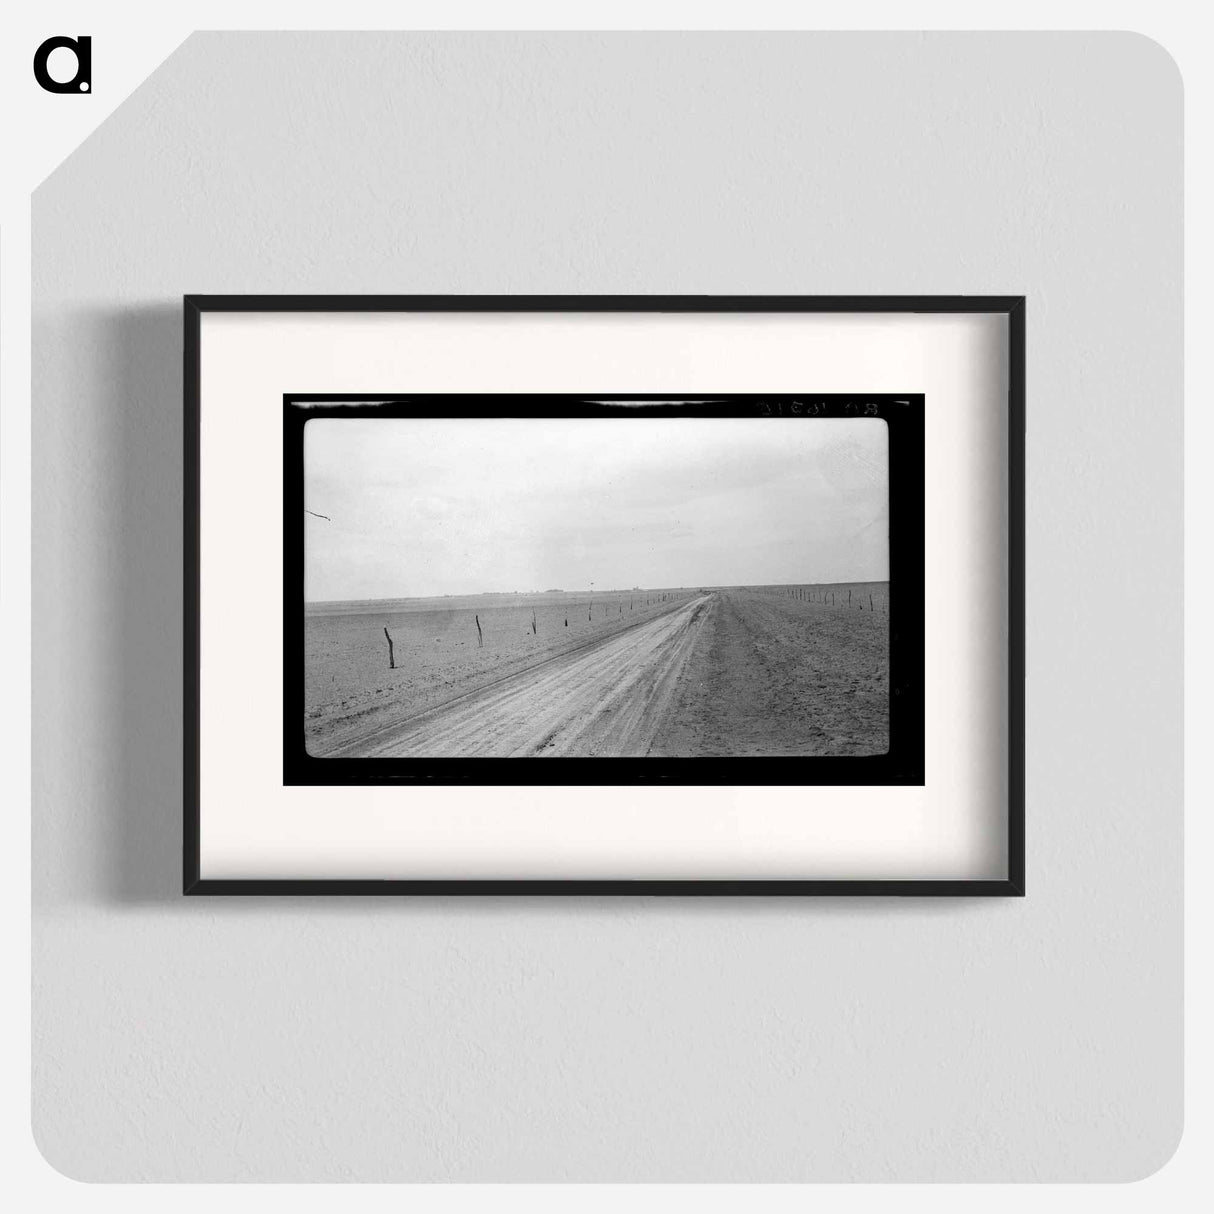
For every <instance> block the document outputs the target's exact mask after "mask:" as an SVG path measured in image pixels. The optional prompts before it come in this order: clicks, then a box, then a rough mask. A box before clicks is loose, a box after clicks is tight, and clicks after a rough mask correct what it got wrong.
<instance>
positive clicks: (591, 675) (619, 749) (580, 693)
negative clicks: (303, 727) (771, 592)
mask: <svg viewBox="0 0 1214 1214" xmlns="http://www.w3.org/2000/svg"><path fill="white" fill-rule="evenodd" d="M713 600H714V596H713V595H701V596H697V597H696V598H693V599H691V600H690V601H689V602H687V603H685V604H684V605H682V606H681V607H679V608H678V609H676V610H674V611H671V612H669V613H667V614H665V615H662V616H659V617H658V618H657V619H652V620H646V621H644V622H642V623H639V624H637V625H635V626H633V627H630V628H627V629H626V630H625V631H623V632H618V633H616V634H614V635H611V636H607V637H604V638H602V639H601V640H599V641H595V642H591V643H589V644H587V645H586V646H583V647H581V648H579V649H578V650H577V651H576V652H573V653H567V654H561V655H558V656H556V657H553V658H549V659H547V660H545V661H543V662H541V663H539V664H538V665H536V666H534V667H531V668H529V669H527V670H523V671H521V672H519V673H517V674H513V675H509V676H506V677H503V678H501V679H498V680H496V681H495V682H493V683H492V684H490V685H489V686H487V687H483V688H481V689H479V690H473V691H470V692H467V693H466V694H464V695H462V696H459V697H458V698H457V699H454V700H452V701H449V702H448V703H446V704H442V705H439V706H438V707H436V708H433V709H431V710H429V711H427V712H424V713H420V714H417V715H414V716H411V717H408V718H405V719H401V720H398V721H394V722H389V723H387V724H383V725H379V726H377V727H376V728H375V729H374V730H372V731H370V732H369V733H367V734H364V735H363V736H361V737H359V738H357V739H355V740H353V741H347V742H346V743H345V744H343V745H342V746H341V747H340V748H338V749H334V750H330V751H328V752H327V755H331V756H334V757H343V758H350V757H358V758H404V757H414V756H425V757H440V756H443V757H458V758H462V757H465V756H474V755H479V756H510V757H517V756H527V755H537V756H548V755H610V756H629V757H635V756H643V755H646V754H648V753H649V751H650V749H651V747H652V745H653V742H654V738H655V735H656V734H657V732H658V729H659V728H660V727H661V725H662V723H663V718H664V716H665V714H666V711H667V708H668V707H669V705H670V703H671V701H672V699H673V697H674V693H675V690H676V688H677V687H678V685H679V681H680V679H681V677H682V674H683V670H684V667H685V666H686V664H687V662H688V659H689V658H690V656H691V654H692V652H693V650H694V649H695V646H696V641H697V638H698V636H699V633H700V630H701V628H702V627H703V625H704V622H705V620H706V619H707V618H708V616H709V615H710V613H711V609H712V606H713ZM326 757H327V756H326Z"/></svg>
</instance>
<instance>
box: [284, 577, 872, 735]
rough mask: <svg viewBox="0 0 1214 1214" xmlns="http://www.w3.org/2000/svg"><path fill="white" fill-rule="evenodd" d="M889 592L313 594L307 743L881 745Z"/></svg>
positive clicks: (860, 587)
mask: <svg viewBox="0 0 1214 1214" xmlns="http://www.w3.org/2000/svg"><path fill="white" fill-rule="evenodd" d="M888 609H889V587H888V583H885V582H864V583H856V582H853V583H840V584H833V585H799V586H764V587H692V588H688V587H680V588H659V589H636V590H623V591H619V590H616V591H610V592H603V593H601V594H596V593H593V592H583V593H567V592H564V591H557V590H553V591H548V592H545V593H541V594H485V595H472V596H462V597H451V596H448V597H444V598H438V599H403V600H380V601H368V602H359V603H321V604H311V605H309V606H308V608H307V611H306V615H305V624H304V668H305V687H304V697H305V710H304V711H305V718H304V736H305V745H306V747H307V750H308V752H309V753H310V754H312V755H315V756H317V757H322V758H323V757H465V756H469V757H471V756H514V757H527V756H534V757H545V756H553V755H567V756H593V755H598V756H613V757H645V756H665V757H702V756H733V755H736V756H743V755H794V756H795V755H872V754H881V753H883V752H884V751H886V750H887V749H888V744H889V728H888V720H889V615H888ZM385 630H386V633H387V635H385ZM389 637H390V638H391V642H392V645H391V660H392V666H390V665H389V645H388V639H389Z"/></svg>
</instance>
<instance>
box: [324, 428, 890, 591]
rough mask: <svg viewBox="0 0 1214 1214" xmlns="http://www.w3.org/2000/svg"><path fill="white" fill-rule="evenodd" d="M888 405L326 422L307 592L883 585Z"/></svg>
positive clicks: (887, 523)
mask: <svg viewBox="0 0 1214 1214" xmlns="http://www.w3.org/2000/svg"><path fill="white" fill-rule="evenodd" d="M888 434H889V431H888V429H887V427H886V425H885V422H884V421H881V420H880V419H877V418H856V419H842V418H840V419H826V418H812V419H811V418H703V419H701V418H681V417H647V418H636V417H628V418H593V419H585V418H567V419H556V420H552V419H506V418H503V419H498V420H485V419H479V418H477V419H463V418H461V419H443V420H430V419H425V418H409V419H401V420H396V419H388V418H383V419H376V418H323V417H321V418H314V419H312V420H310V421H309V422H308V424H307V426H306V427H305V428H304V463H305V490H304V500H305V505H306V507H307V508H308V509H309V510H314V511H316V512H317V513H319V514H325V515H328V516H329V520H331V521H325V520H324V519H319V518H315V517H313V516H312V515H307V514H306V515H305V516H304V519H305V524H304V525H305V535H306V575H305V597H306V598H307V600H308V601H309V602H316V601H320V600H331V599H366V598H412V597H424V596H428V595H440V594H476V593H480V592H481V591H512V590H519V591H528V590H547V589H562V590H586V589H589V588H591V587H593V588H595V589H599V590H609V589H627V588H629V587H632V586H642V587H645V586H708V585H713V586H737V585H762V584H777V583H807V582H844V581H883V580H885V579H886V578H887V577H888V576H889V573H888V570H889V564H888V561H889V557H888V534H889V510H888Z"/></svg>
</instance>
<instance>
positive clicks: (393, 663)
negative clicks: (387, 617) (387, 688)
mask: <svg viewBox="0 0 1214 1214" xmlns="http://www.w3.org/2000/svg"><path fill="white" fill-rule="evenodd" d="M384 636H386V637H387V638H388V669H389V670H395V669H396V659H395V658H394V657H393V656H392V634H391V633H390V632H389V631H388V630H387V629H386V628H385V629H384Z"/></svg>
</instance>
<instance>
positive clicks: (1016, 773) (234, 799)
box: [184, 296, 1025, 895]
mask: <svg viewBox="0 0 1214 1214" xmlns="http://www.w3.org/2000/svg"><path fill="white" fill-rule="evenodd" d="M1024 359H1025V351H1024V300H1023V299H1022V298H1020V297H1006V298H1005V297H998V298H985V297H955V298H953V297H950V298H944V297H922V298H891V297H857V298H834V297H812V296H810V297H794V298H786V297H778V298H776V297H746V298H705V297H671V298H655V297H624V296H608V297H552V298H548V297H545V298H540V297H526V296H524V297H412V296H400V297H381V296H374V297H358V296H349V297H347V296H343V297H299V296H281V297H260V296H258V297H242V296H234V297H228V296H225V297H214V296H187V297H186V299H185V410H186V435H187V439H186V451H185V474H186V518H185V585H186V620H185V634H186V655H185V684H186V705H185V709H186V722H187V735H186V754H185V789H186V801H185V823H184V868H185V872H184V888H185V892H186V893H189V894H243V893H249V894H267V893H284V894H307V893H317V894H346V893H348V894H369V893H373V894H417V893H467V894H478V893H493V894H502V893H528V894H535V893H560V894H579V893H595V894H603V893H609V894H622V893H640V894H797V895H804V894H868V895H877V894H898V895H942V894H952V895H980V894H985V895H990V894H995V895H1021V894H1023V892H1024V787H1023V734H1024V723H1023V661H1024V656H1023V646H1024V640H1023V576H1024V572H1023V565H1024V558H1023V493H1024V442H1023V436H1024V382H1025V381H1024V374H1025V362H1024Z"/></svg>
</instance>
